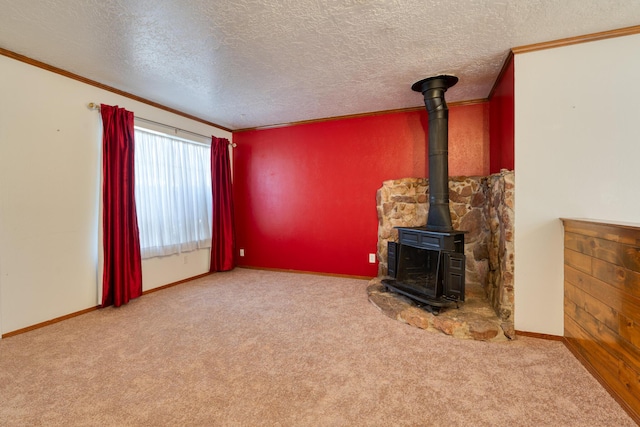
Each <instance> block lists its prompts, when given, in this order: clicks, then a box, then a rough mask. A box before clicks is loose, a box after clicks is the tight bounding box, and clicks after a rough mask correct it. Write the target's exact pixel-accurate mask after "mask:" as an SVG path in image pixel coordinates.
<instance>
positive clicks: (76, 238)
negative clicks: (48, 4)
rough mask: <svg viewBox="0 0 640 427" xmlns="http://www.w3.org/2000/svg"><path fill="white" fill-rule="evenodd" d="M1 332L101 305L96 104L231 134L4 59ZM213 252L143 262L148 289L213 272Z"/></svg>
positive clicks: (0, 95)
mask: <svg viewBox="0 0 640 427" xmlns="http://www.w3.org/2000/svg"><path fill="white" fill-rule="evenodd" d="M0 75H1V76H2V78H0V295H2V299H1V300H0V327H1V329H0V331H1V332H2V333H7V332H11V331H14V330H17V329H20V328H24V327H27V326H31V325H34V324H37V323H40V322H44V321H47V320H50V319H53V318H56V317H60V316H64V315H66V314H70V313H74V312H77V311H79V310H83V309H86V308H90V307H94V306H95V305H96V302H97V272H96V266H97V257H98V243H97V242H98V237H97V236H98V206H99V179H100V145H101V122H100V113H99V112H98V111H91V110H89V109H88V108H87V103H89V102H97V103H105V104H110V105H119V106H121V107H124V108H127V109H128V110H131V111H133V112H134V113H135V114H136V116H140V117H144V118H147V119H150V120H154V121H158V122H162V123H167V124H169V125H172V126H176V127H179V128H182V129H187V130H190V131H193V132H197V133H200V134H204V135H211V134H214V135H216V136H218V137H226V138H229V139H231V134H230V133H229V132H225V131H222V130H219V129H217V128H213V127H210V126H207V125H204V124H202V123H199V122H195V121H192V120H189V119H186V118H183V117H180V116H177V115H174V114H171V113H169V112H166V111H163V110H159V109H156V108H153V107H151V106H148V105H146V104H142V103H139V102H136V101H133V100H130V99H128V98H125V97H122V96H119V95H116V94H113V93H110V92H107V91H104V90H102V89H98V88H95V87H93V86H90V85H86V84H84V83H80V82H78V81H75V80H72V79H69V78H66V77H63V76H60V75H57V74H55V73H51V72H48V71H45V70H42V69H40V68H37V67H33V66H31V65H28V64H25V63H22V62H19V61H16V60H13V59H10V58H7V57H3V56H0ZM208 254H209V251H208V250H205V251H199V252H191V253H188V254H182V255H180V256H172V257H166V258H161V259H151V260H145V261H144V262H143V283H144V289H145V290H148V289H151V288H154V287H157V286H161V285H164V284H167V283H171V282H175V281H178V280H182V279H185V278H188V277H192V276H195V275H198V274H202V273H205V272H206V271H207V270H208Z"/></svg>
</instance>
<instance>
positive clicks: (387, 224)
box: [376, 169, 515, 337]
mask: <svg viewBox="0 0 640 427" xmlns="http://www.w3.org/2000/svg"><path fill="white" fill-rule="evenodd" d="M514 186H515V177H514V172H513V171H508V170H505V169H503V170H502V171H501V172H500V173H497V174H493V175H489V176H486V177H481V176H473V177H466V176H458V177H449V198H450V210H451V219H452V222H453V228H454V229H455V230H461V231H466V232H467V234H466V235H465V255H466V284H467V287H468V288H470V289H472V288H474V287H475V288H481V289H482V290H483V291H484V296H486V299H487V301H488V303H489V305H490V306H491V308H492V309H493V310H494V311H495V314H496V315H497V316H498V318H499V320H500V322H501V327H502V329H503V331H504V333H505V335H506V336H509V337H512V336H515V334H514V333H513V329H514V327H513V307H514V303H513V287H514V283H513V277H514V276H513V269H514V241H513V235H514ZM376 204H377V211H378V250H377V252H378V253H377V257H378V261H379V267H378V277H384V276H386V274H387V266H388V264H387V244H388V242H390V241H394V242H397V241H398V232H397V230H396V229H395V228H394V227H420V226H424V225H425V224H426V222H427V212H428V210H429V181H428V179H426V178H404V179H398V180H390V181H385V182H383V184H382V187H381V188H380V189H379V190H378V192H377V194H376Z"/></svg>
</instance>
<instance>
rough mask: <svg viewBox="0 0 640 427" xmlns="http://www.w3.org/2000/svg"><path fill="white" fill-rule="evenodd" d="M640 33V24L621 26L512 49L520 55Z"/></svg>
mask: <svg viewBox="0 0 640 427" xmlns="http://www.w3.org/2000/svg"><path fill="white" fill-rule="evenodd" d="M639 33H640V25H634V26H632V27H625V28H619V29H617V30H610V31H602V32H599V33H592V34H585V35H582V36H576V37H567V38H565V39H559V40H552V41H548V42H542V43H534V44H530V45H525V46H518V47H514V48H513V49H511V51H512V52H513V53H514V54H516V55H518V54H520V53H528V52H535V51H537V50H544V49H553V48H556V47H563V46H570V45H573V44H578V43H587V42H593V41H597V40H605V39H611V38H614V37H623V36H630V35H633V34H639Z"/></svg>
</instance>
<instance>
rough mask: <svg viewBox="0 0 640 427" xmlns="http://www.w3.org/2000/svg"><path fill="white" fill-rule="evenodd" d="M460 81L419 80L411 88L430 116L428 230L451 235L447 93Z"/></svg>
mask: <svg viewBox="0 0 640 427" xmlns="http://www.w3.org/2000/svg"><path fill="white" fill-rule="evenodd" d="M456 83H458V78H457V77H455V76H449V75H440V76H435V77H429V78H427V79H423V80H420V81H419V82H416V83H414V84H413V85H412V86H411V89H413V90H414V91H416V92H422V95H423V96H424V105H425V106H426V107H427V112H428V113H429V213H428V216H427V229H428V230H433V231H445V232H448V231H452V230H453V226H452V224H451V212H450V211H449V109H448V108H447V103H446V102H445V100H444V93H445V92H446V91H447V89H449V88H450V87H451V86H453V85H455V84H456Z"/></svg>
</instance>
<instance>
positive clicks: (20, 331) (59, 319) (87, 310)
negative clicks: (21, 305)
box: [2, 306, 99, 338]
mask: <svg viewBox="0 0 640 427" xmlns="http://www.w3.org/2000/svg"><path fill="white" fill-rule="evenodd" d="M98 308H99V306H95V307H90V308H85V309H84V310H80V311H76V312H75V313H71V314H66V315H64V316H60V317H56V318H55V319H51V320H47V321H46V322H42V323H37V324H35V325H31V326H27V327H26V328H22V329H17V330H15V331H11V332H7V333H6V334H2V338H9V337H13V336H15V335H20V334H24V333H25V332H29V331H33V330H35V329H40V328H44V327H45V326H49V325H53V324H54V323H58V322H62V321H63V320H67V319H71V318H73V317H76V316H80V315H82V314H87V313H90V312H92V311H95V310H97V309H98Z"/></svg>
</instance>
